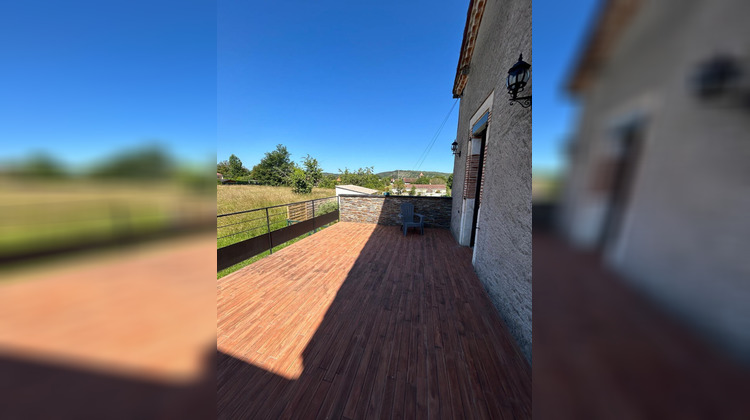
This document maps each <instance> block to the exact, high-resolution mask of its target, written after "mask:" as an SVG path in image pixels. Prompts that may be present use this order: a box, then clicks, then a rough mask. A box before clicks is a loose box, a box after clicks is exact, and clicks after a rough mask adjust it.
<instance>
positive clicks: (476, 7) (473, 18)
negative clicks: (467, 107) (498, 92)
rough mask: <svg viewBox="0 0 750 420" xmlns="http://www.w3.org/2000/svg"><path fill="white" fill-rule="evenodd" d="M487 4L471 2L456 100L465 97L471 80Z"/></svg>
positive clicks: (479, 1) (467, 15) (459, 66)
mask: <svg viewBox="0 0 750 420" xmlns="http://www.w3.org/2000/svg"><path fill="white" fill-rule="evenodd" d="M486 4H487V0H471V1H470V2H469V11H468V12H467V14H466V26H465V27H464V38H463V41H461V53H460V54H459V57H458V67H457V68H456V80H455V81H454V82H453V97H454V98H460V97H461V95H463V93H464V88H465V87H466V81H467V80H468V79H469V69H470V67H469V65H470V64H471V56H472V54H473V53H474V46H475V45H476V43H477V35H478V34H479V24H480V23H482V16H483V15H484V7H485V5H486Z"/></svg>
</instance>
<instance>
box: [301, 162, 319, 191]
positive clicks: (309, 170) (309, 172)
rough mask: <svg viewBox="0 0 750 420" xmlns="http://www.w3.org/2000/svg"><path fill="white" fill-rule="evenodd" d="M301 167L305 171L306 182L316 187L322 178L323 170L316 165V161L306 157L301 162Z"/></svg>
mask: <svg viewBox="0 0 750 420" xmlns="http://www.w3.org/2000/svg"><path fill="white" fill-rule="evenodd" d="M302 167H303V168H304V170H305V176H306V177H307V180H308V181H310V182H311V183H312V185H313V187H317V186H318V185H319V184H320V181H321V179H322V178H323V169H321V168H320V166H319V165H318V160H317V159H315V158H313V157H312V156H310V155H307V156H305V158H304V160H303V161H302Z"/></svg>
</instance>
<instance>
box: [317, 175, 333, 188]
mask: <svg viewBox="0 0 750 420" xmlns="http://www.w3.org/2000/svg"><path fill="white" fill-rule="evenodd" d="M318 187H320V188H336V177H335V176H334V175H324V176H323V178H321V180H320V182H319V183H318Z"/></svg>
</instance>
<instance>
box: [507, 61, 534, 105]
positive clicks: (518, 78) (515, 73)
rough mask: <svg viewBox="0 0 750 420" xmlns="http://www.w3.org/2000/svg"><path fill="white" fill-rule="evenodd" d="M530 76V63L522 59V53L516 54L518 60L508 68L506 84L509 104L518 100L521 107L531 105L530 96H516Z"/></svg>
mask: <svg viewBox="0 0 750 420" xmlns="http://www.w3.org/2000/svg"><path fill="white" fill-rule="evenodd" d="M530 78H531V64H529V63H527V62H525V61H523V54H521V55H519V56H518V62H517V63H516V64H514V65H513V67H511V68H510V70H508V81H507V83H506V85H507V87H508V93H509V94H510V104H511V105H513V102H518V103H519V104H520V105H521V106H522V107H523V108H528V107H530V106H531V96H522V97H518V93H519V92H522V91H523V89H524V87H526V83H528V81H529V79H530Z"/></svg>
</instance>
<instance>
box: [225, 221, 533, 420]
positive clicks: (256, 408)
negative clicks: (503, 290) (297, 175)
mask: <svg viewBox="0 0 750 420" xmlns="http://www.w3.org/2000/svg"><path fill="white" fill-rule="evenodd" d="M217 335H218V350H219V358H220V360H219V364H218V384H217V386H218V407H217V412H218V416H219V417H221V418H273V419H276V418H284V417H291V416H302V417H309V418H313V417H319V418H324V417H325V418H390V417H393V418H413V417H419V418H530V415H531V412H530V408H531V370H530V368H529V366H528V364H527V363H526V361H525V359H524V358H523V356H522V355H521V353H520V351H519V350H518V348H517V346H516V345H515V342H514V341H513V339H512V338H511V337H510V335H509V333H508V331H507V329H506V327H505V326H504V324H503V323H502V321H501V320H500V318H499V316H498V315H497V312H496V311H495V309H494V307H493V306H492V304H491V303H490V301H489V298H488V296H487V295H486V293H485V292H484V289H483V288H482V286H481V284H480V283H479V280H478V279H477V277H476V275H475V274H474V271H473V269H472V266H471V250H470V249H468V248H466V247H459V246H458V245H457V244H456V242H455V240H454V239H453V237H452V236H451V234H450V232H449V231H447V230H442V229H425V234H424V236H420V235H419V234H417V233H414V232H410V233H409V235H408V236H406V237H404V236H403V235H402V234H401V232H400V230H399V228H398V227H386V226H376V225H366V224H354V223H338V224H336V225H334V226H332V227H329V228H327V229H325V230H323V231H321V232H318V233H316V234H314V235H312V236H310V237H308V238H306V239H304V240H302V241H300V242H298V243H296V244H294V245H291V246H289V247H287V248H285V249H283V250H281V251H279V252H277V253H274V254H273V255H272V256H269V257H266V258H264V259H262V260H260V261H258V262H256V263H253V264H252V265H250V266H248V267H246V268H244V269H242V270H240V271H237V272H235V273H233V274H231V275H229V276H226V277H224V278H222V279H221V280H219V282H218V333H217Z"/></svg>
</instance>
